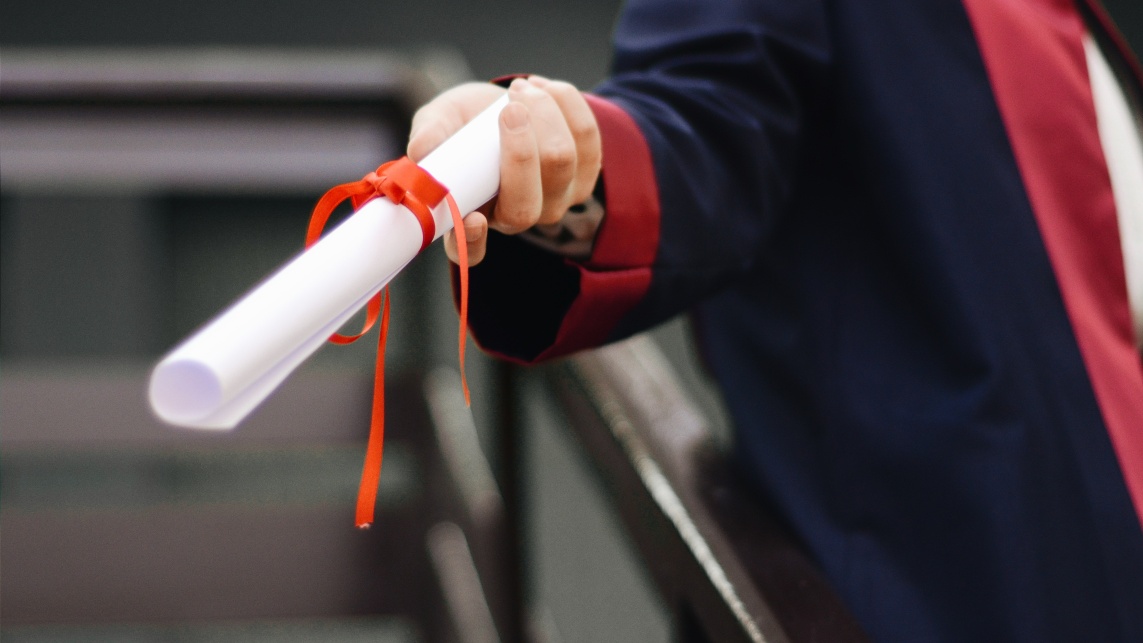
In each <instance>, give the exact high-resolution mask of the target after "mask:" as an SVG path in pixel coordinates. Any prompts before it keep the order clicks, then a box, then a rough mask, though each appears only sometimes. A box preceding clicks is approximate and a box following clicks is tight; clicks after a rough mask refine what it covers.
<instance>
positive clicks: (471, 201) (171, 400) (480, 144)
mask: <svg viewBox="0 0 1143 643" xmlns="http://www.w3.org/2000/svg"><path fill="white" fill-rule="evenodd" d="M507 104H508V99H507V97H503V98H501V99H500V100H498V101H497V102H495V103H493V104H492V105H491V106H490V107H489V108H488V109H486V110H485V111H484V112H482V113H481V114H480V115H479V116H477V117H476V118H475V119H473V120H472V122H470V123H469V124H468V125H466V126H465V127H464V128H463V129H461V130H460V131H459V132H457V133H456V134H455V135H453V137H452V138H450V139H448V140H447V141H445V143H443V144H442V145H441V146H440V147H439V148H437V149H436V150H434V151H433V152H432V153H431V154H430V155H429V156H428V157H426V158H425V159H424V160H423V161H421V163H420V165H421V167H422V168H424V169H425V170H426V171H428V173H429V174H431V175H432V176H433V177H434V178H435V179H436V180H437V181H439V182H440V183H441V184H443V185H444V186H445V187H446V188H448V189H449V191H450V192H451V193H452V195H453V198H455V199H456V203H457V205H458V206H459V207H460V211H461V212H465V213H467V212H472V211H473V210H475V209H476V208H478V207H480V206H481V205H482V204H484V203H485V202H486V201H488V200H489V199H491V198H492V197H493V196H495V195H496V192H497V190H498V189H499V184H500V130H499V127H498V124H497V117H498V116H499V114H500V110H502V109H503V108H504V106H505V105H507ZM433 218H434V219H435V220H436V233H437V237H438V238H439V237H440V236H441V235H443V234H444V233H445V232H447V231H448V230H450V229H452V218H451V216H450V214H449V209H448V205H447V204H446V203H444V202H442V203H441V204H440V205H439V206H437V208H436V209H435V210H433ZM299 234H300V232H299ZM421 243H422V234H421V228H420V225H419V224H418V223H417V219H416V217H415V216H414V215H413V214H412V213H411V212H409V211H408V210H406V209H405V208H404V207H403V206H398V205H394V204H393V203H392V202H391V201H389V200H388V199H382V198H377V199H373V200H372V201H370V202H369V203H367V204H366V205H365V206H364V207H362V208H361V209H360V210H359V211H358V212H356V213H355V214H353V215H352V216H350V217H349V218H348V219H346V220H345V221H344V222H343V223H342V224H341V225H339V226H338V227H337V228H335V229H334V230H333V231H332V232H330V233H329V234H327V235H326V236H325V237H323V238H322V239H321V240H320V241H319V242H318V243H316V244H314V245H313V246H312V247H311V248H310V249H309V250H307V251H305V252H303V253H302V254H301V255H299V256H298V257H297V258H295V259H294V260H293V261H291V262H290V263H287V264H286V265H285V266H283V267H282V268H281V269H280V270H279V271H278V272H277V273H275V274H274V275H273V276H271V277H270V278H269V279H267V280H266V281H265V282H263V283H262V284H261V285H259V286H258V287H256V288H255V289H254V290H252V291H251V292H250V293H248V294H247V295H246V296H245V297H243V298H242V299H240V300H239V301H238V302H237V303H235V304H234V305H233V306H231V307H230V309H228V310H226V311H225V312H223V313H222V314H221V315H219V316H218V317H217V318H216V319H214V321H212V322H210V323H209V324H207V325H206V326H205V327H203V328H202V329H201V330H199V331H198V332H197V333H195V334H194V335H192V336H191V337H190V338H189V339H187V340H186V341H184V342H183V343H182V344H180V345H179V346H178V347H176V348H175V349H174V350H173V351H171V353H170V354H168V355H167V356H166V357H165V358H163V360H162V361H160V362H159V363H158V365H156V366H155V370H154V371H153V372H152V373H151V386H150V399H151V408H152V409H154V411H155V414H156V415H158V416H159V417H160V418H161V419H163V420H164V421H166V422H169V423H171V424H175V425H179V426H185V427H193V428H200V429H229V428H232V427H234V426H235V425H236V424H238V422H240V421H241V420H242V419H243V418H244V417H246V416H247V415H248V414H249V413H250V412H251V411H253V410H254V409H255V408H256V407H257V406H258V405H259V404H260V403H261V402H262V401H263V400H265V399H266V397H268V396H269V395H270V393H272V392H273V391H274V389H276V388H277V387H278V385H279V384H281V383H282V381H284V380H285V379H286V377H287V376H288V375H289V374H290V373H291V372H292V371H293V370H294V369H295V368H297V367H298V366H299V365H300V364H301V363H302V362H303V361H305V359H306V358H307V357H309V356H310V355H311V354H313V353H314V351H316V350H317V349H318V348H319V347H321V345H322V344H323V343H325V341H326V339H328V338H329V336H330V335H331V334H333V333H334V332H336V331H337V329H338V328H340V327H341V325H342V324H344V323H345V322H346V321H348V320H349V318H350V317H352V316H353V314H354V313H356V312H357V311H358V310H359V309H361V307H363V306H364V305H365V303H366V302H367V301H369V298H370V297H372V296H373V295H374V294H376V293H377V292H378V291H380V290H381V288H383V287H384V286H385V284H387V283H388V282H389V280H390V279H392V278H393V277H394V276H395V275H396V274H397V273H398V272H400V271H401V269H402V268H404V267H405V265H406V264H408V263H409V261H411V260H412V259H413V257H415V256H416V255H417V252H418V251H419V250H420V247H421Z"/></svg>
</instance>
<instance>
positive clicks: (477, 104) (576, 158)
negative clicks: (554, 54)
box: [408, 76, 602, 265]
mask: <svg viewBox="0 0 1143 643" xmlns="http://www.w3.org/2000/svg"><path fill="white" fill-rule="evenodd" d="M505 91H507V92H508V99H509V103H508V105H507V106H506V107H505V108H504V110H503V111H502V112H501V113H500V159H501V160H500V194H499V195H498V196H497V197H496V198H494V199H492V201H490V202H488V203H487V204H485V205H484V206H482V207H481V208H480V209H479V210H478V211H477V212H474V213H472V214H470V215H468V216H467V217H465V220H464V231H465V237H466V238H467V240H468V263H469V265H476V264H478V263H480V261H481V260H483V259H484V254H485V250H486V248H487V241H488V228H489V227H491V228H492V229H494V230H497V231H499V232H503V233H505V234H517V233H520V232H523V231H524V230H527V229H529V228H531V227H532V226H535V225H537V224H541V225H552V224H556V223H559V222H560V220H561V219H562V218H563V216H564V214H565V213H566V212H567V211H568V208H569V207H571V206H572V205H575V204H577V203H582V202H584V201H586V200H587V199H588V197H590V196H591V192H592V190H593V189H594V188H595V183H596V180H597V179H598V178H599V169H600V162H601V159H602V153H601V146H600V137H599V126H598V125H597V124H596V122H595V116H594V115H593V114H592V112H591V108H589V107H588V105H587V101H586V100H584V98H583V95H582V94H580V92H579V90H577V89H576V88H575V87H574V86H572V85H570V84H568V83H565V82H560V81H553V80H548V79H546V78H541V77H539V76H531V77H529V78H528V79H527V80H525V79H522V78H517V79H516V80H514V81H512V84H511V86H510V87H509V88H508V89H507V90H504V89H503V88H500V87H497V86H495V85H491V84H487V83H468V84H464V85H459V86H457V87H454V88H452V89H450V90H448V91H446V92H444V93H443V94H441V95H440V96H438V97H436V98H435V99H433V100H432V101H430V102H429V103H428V104H426V105H425V106H424V107H422V108H421V109H419V110H417V113H416V115H414V116H413V125H412V132H411V133H410V135H409V146H408V155H409V157H410V158H411V159H413V160H414V161H420V160H421V159H423V158H424V157H425V156H427V155H428V154H429V152H431V151H432V150H433V149H435V148H436V147H437V146H438V145H440V144H441V143H443V142H444V140H445V139H447V138H448V137H449V136H451V135H452V134H453V133H454V132H456V131H457V130H459V129H460V128H461V127H462V126H463V125H464V124H465V123H467V122H468V121H470V120H472V119H473V118H474V117H475V116H476V115H477V114H479V113H480V112H481V111H482V110H483V109H484V108H485V107H487V106H489V105H491V104H492V103H493V102H495V101H496V99H497V98H499V97H500V96H502V95H503V94H504V92H505ZM445 252H446V254H448V257H449V259H450V260H452V261H453V262H454V263H455V262H456V261H457V252H456V237H455V236H454V235H453V233H452V232H451V231H450V232H449V233H448V235H447V236H446V237H445Z"/></svg>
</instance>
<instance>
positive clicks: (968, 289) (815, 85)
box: [470, 0, 1143, 642]
mask: <svg viewBox="0 0 1143 643" xmlns="http://www.w3.org/2000/svg"><path fill="white" fill-rule="evenodd" d="M1088 29H1090V30H1091V32H1092V33H1093V34H1094V35H1095V36H1096V38H1097V39H1098V40H1100V41H1101V43H1102V44H1103V45H1104V50H1105V51H1107V52H1108V54H1109V57H1110V58H1111V59H1112V62H1113V63H1114V64H1115V65H1117V66H1118V67H1119V68H1120V69H1121V70H1122V71H1124V72H1126V74H1125V75H1126V77H1127V78H1129V79H1131V82H1129V83H1128V84H1129V86H1131V87H1133V88H1134V89H1135V90H1136V91H1137V90H1139V89H1140V87H1143V85H1140V83H1139V82H1138V81H1139V78H1140V77H1141V76H1140V75H1139V73H1138V66H1137V65H1136V63H1134V59H1133V58H1132V57H1131V55H1130V53H1129V52H1128V50H1127V48H1126V46H1124V45H1123V43H1122V40H1121V39H1119V38H1118V36H1117V35H1116V33H1115V31H1114V28H1113V27H1112V26H1111V25H1110V23H1109V22H1107V20H1106V17H1105V16H1104V14H1103V13H1102V11H1101V10H1100V9H1099V7H1095V6H1089V5H1087V4H1083V3H1080V4H1078V5H1077V4H1075V3H1073V2H1071V1H1070V0H964V1H963V2H961V1H959V0H925V1H924V2H914V1H911V0H835V1H825V0H821V1H816V0H802V1H799V2H788V1H781V0H755V1H747V0H718V1H713V0H711V1H697V0H691V1H686V0H677V1H670V0H668V1H649V0H634V1H632V2H630V3H628V5H627V6H626V8H625V10H624V13H623V15H622V16H621V19H620V21H619V23H618V26H617V29H616V33H615V38H614V40H615V57H614V69H613V72H612V74H611V76H610V78H609V79H608V80H607V81H606V82H604V83H603V84H602V85H601V86H599V87H598V88H596V90H595V91H594V95H593V96H591V97H590V104H591V106H592V109H593V110H594V112H595V114H596V117H597V119H598V121H599V123H600V127H601V130H602V135H603V154H604V167H603V175H602V188H603V189H602V191H603V194H604V201H605V207H606V216H605V218H604V221H603V225H602V228H601V229H600V231H599V235H598V237H597V238H596V242H595V246H594V250H593V253H592V256H591V258H590V259H589V260H586V261H581V262H576V261H572V260H568V259H564V258H560V257H557V256H554V255H552V254H548V253H546V252H544V251H542V250H539V249H537V248H535V247H532V246H530V245H528V244H527V243H524V242H521V241H520V240H518V239H511V238H505V237H498V236H496V235H493V238H491V239H490V242H489V251H488V255H487V258H486V260H485V261H484V262H483V263H482V264H481V265H480V266H477V267H476V268H475V269H473V271H472V291H471V292H472V294H471V301H470V303H471V317H470V323H471V327H472V329H473V331H474V333H475V335H476V337H477V339H478V341H479V342H480V343H481V344H482V345H483V346H484V347H486V348H487V349H489V350H491V351H493V352H496V353H499V354H500V355H503V356H505V357H507V358H510V359H515V360H518V361H522V362H533V361H537V360H543V359H548V358H552V357H556V356H560V355H564V354H567V353H569V352H572V351H575V350H579V349H582V348H585V347H590V346H595V345H598V344H601V343H604V342H607V341H612V340H616V339H620V338H623V337H625V336H628V335H630V334H632V333H635V332H638V331H641V330H644V329H646V328H648V327H650V326H652V325H654V324H656V323H658V322H661V321H663V320H665V319H668V318H670V317H672V316H674V315H676V314H679V313H681V312H684V311H689V312H690V314H691V315H692V317H693V320H694V326H695V328H696V332H697V335H698V340H699V344H700V345H701V347H702V352H703V357H704V358H705V362H706V364H707V365H708V367H709V369H710V372H711V373H712V375H713V376H714V377H715V378H717V380H718V382H719V384H720V385H721V388H722V391H723V393H724V397H725V401H726V404H727V406H728V408H729V410H730V412H731V414H732V416H733V419H734V423H735V427H736V444H735V453H736V455H737V459H738V461H739V462H740V463H741V464H742V467H743V469H744V471H746V473H747V474H748V475H749V476H750V479H751V480H752V481H753V482H754V484H755V485H756V486H757V489H758V491H759V493H761V494H764V495H765V496H766V498H767V499H768V500H769V501H770V502H772V503H774V504H775V505H776V506H777V507H778V508H779V510H780V511H781V512H782V514H783V515H784V516H785V518H786V519H787V520H788V521H789V523H790V524H791V525H792V526H793V528H794V530H795V531H796V533H797V535H798V536H799V537H800V538H801V539H802V541H803V542H804V543H805V546H806V547H807V548H808V550H809V551H810V552H811V553H812V555H813V556H814V557H815V558H816V560H817V561H818V562H819V563H820V565H821V567H822V569H823V570H824V572H825V573H826V575H827V577H828V578H829V579H830V581H831V582H832V584H833V585H834V587H835V588H836V590H837V591H838V592H839V594H840V595H841V597H842V598H843V600H845V601H846V602H847V604H848V605H849V606H850V608H851V609H852V610H853V612H854V614H855V615H856V616H857V618H858V620H859V621H860V622H861V623H862V624H863V626H864V627H865V628H866V629H867V630H868V631H869V633H870V634H871V635H872V636H873V637H874V639H876V640H880V641H1029V642H1032V641H1035V642H1041V641H1143V529H1141V528H1140V518H1139V515H1140V513H1143V512H1140V508H1141V507H1143V367H1141V362H1140V356H1139V352H1138V351H1137V349H1136V348H1135V339H1134V337H1133V331H1132V328H1131V321H1130V319H1129V317H1130V314H1129V311H1128V307H1127V295H1126V287H1125V281H1124V272H1123V258H1122V255H1121V252H1120V247H1119V239H1118V232H1117V224H1116V216H1115V206H1114V203H1113V201H1112V198H1111V191H1110V184H1109V181H1108V172H1107V168H1106V165H1105V162H1104V159H1103V155H1102V151H1101V148H1100V145H1099V140H1098V133H1097V130H1096V122H1095V115H1094V111H1093V107H1092V97H1091V91H1090V86H1089V85H1088V83H1087V68H1086V66H1085V62H1084V53H1083V48H1082V45H1081V37H1082V36H1083V34H1084V32H1085V30H1088Z"/></svg>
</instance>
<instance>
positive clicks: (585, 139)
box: [531, 76, 603, 204]
mask: <svg viewBox="0 0 1143 643" xmlns="http://www.w3.org/2000/svg"><path fill="white" fill-rule="evenodd" d="M531 82H532V84H533V85H535V86H537V87H539V88H540V89H542V90H543V91H545V92H546V93H547V94H548V95H550V96H551V97H552V98H553V99H554V100H555V102H556V104H557V105H559V108H560V111H561V112H562V113H563V117H564V121H565V123H566V124H567V127H568V130H569V131H570V133H571V136H572V139H573V141H574V146H575V150H576V170H575V179H574V181H573V183H572V185H571V187H570V192H569V195H568V196H569V200H570V204H576V203H583V202H584V201H586V200H587V199H588V197H590V196H591V192H592V190H594V189H595V182H596V179H597V178H598V177H599V169H600V164H601V161H602V157H603V154H602V145H601V141H600V135H599V125H598V124H597V123H596V121H595V114H593V113H592V111H591V108H590V107H588V105H587V101H586V100H584V98H583V95H582V94H581V93H580V92H579V90H578V89H576V88H575V86H574V85H572V84H571V83H565V82H562V81H554V80H548V79H546V78H541V77H539V76H533V77H532V78H531Z"/></svg>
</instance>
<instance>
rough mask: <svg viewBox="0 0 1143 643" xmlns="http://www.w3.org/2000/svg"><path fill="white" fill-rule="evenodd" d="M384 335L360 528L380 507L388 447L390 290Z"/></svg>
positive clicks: (385, 302)
mask: <svg viewBox="0 0 1143 643" xmlns="http://www.w3.org/2000/svg"><path fill="white" fill-rule="evenodd" d="M380 298H381V300H382V302H383V303H382V310H381V332H380V333H379V334H378V335H379V337H378V338H377V365H376V370H375V371H374V375H373V414H372V417H371V418H370V421H369V444H368V446H366V447H365V466H364V468H363V469H362V471H361V485H360V486H359V487H358V488H357V518H356V523H357V527H358V528H360V529H368V528H369V525H371V524H373V516H374V509H375V508H376V505H377V486H378V484H379V483H380V482H381V456H382V455H383V453H384V447H385V339H386V337H388V335H389V289H388V288H386V289H385V290H384V291H383V292H382V293H381V294H380Z"/></svg>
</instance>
